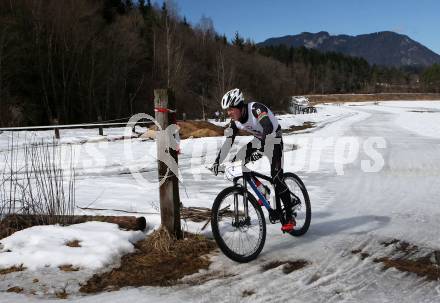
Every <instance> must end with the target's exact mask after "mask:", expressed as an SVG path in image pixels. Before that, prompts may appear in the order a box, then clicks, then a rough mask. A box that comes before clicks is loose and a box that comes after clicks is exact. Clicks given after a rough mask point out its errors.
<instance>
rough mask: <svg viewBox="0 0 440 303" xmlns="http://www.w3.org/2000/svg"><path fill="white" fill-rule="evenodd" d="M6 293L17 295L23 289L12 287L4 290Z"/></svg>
mask: <svg viewBox="0 0 440 303" xmlns="http://www.w3.org/2000/svg"><path fill="white" fill-rule="evenodd" d="M6 292H15V293H17V294H19V293H21V292H23V288H21V287H18V286H14V287H11V288H8V289H7V290H6Z"/></svg>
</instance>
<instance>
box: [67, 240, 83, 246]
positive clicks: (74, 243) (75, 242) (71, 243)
mask: <svg viewBox="0 0 440 303" xmlns="http://www.w3.org/2000/svg"><path fill="white" fill-rule="evenodd" d="M79 243H80V241H79V240H72V241H69V242H67V243H66V246H69V247H81V245H79Z"/></svg>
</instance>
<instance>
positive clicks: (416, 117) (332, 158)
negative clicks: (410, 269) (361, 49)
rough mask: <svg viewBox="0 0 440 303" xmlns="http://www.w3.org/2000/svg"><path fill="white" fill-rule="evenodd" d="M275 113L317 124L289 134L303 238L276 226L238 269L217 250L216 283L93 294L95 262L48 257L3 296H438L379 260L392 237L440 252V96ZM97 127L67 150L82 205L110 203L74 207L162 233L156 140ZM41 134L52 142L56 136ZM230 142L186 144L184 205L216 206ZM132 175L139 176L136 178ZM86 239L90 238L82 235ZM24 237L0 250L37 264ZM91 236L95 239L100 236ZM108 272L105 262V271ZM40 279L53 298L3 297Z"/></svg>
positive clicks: (7, 281) (432, 286)
mask: <svg viewBox="0 0 440 303" xmlns="http://www.w3.org/2000/svg"><path fill="white" fill-rule="evenodd" d="M279 119H280V123H281V125H282V127H283V128H286V129H287V128H289V127H290V126H292V125H302V124H303V122H314V123H316V124H315V127H314V128H313V129H306V130H304V131H301V132H300V133H296V134H291V135H286V136H284V142H285V146H286V151H285V155H284V157H285V159H284V161H285V169H286V170H287V171H294V172H296V173H297V174H298V175H299V176H300V177H301V178H302V179H303V180H304V182H305V184H306V186H307V189H308V191H309V193H310V197H311V202H312V224H311V227H310V230H309V232H308V233H307V234H306V235H305V236H303V237H300V238H293V237H291V236H289V235H283V234H282V233H281V232H280V229H279V228H280V226H279V225H268V234H267V240H266V245H265V247H264V249H263V251H262V253H261V255H260V256H259V258H258V259H257V260H256V261H254V262H251V263H249V264H237V263H235V262H233V261H231V260H229V259H228V258H226V257H225V256H223V255H222V254H221V253H220V254H215V255H213V256H212V260H213V263H212V265H211V267H210V269H209V271H207V272H201V273H198V274H196V275H195V276H201V275H207V274H210V275H212V276H216V277H217V278H216V279H212V280H210V281H207V282H206V283H204V284H202V285H195V286H194V285H191V283H189V284H188V285H186V284H181V285H178V286H174V287H165V288H157V287H142V288H128V289H123V290H120V291H117V292H109V293H102V294H97V295H88V296H82V295H81V294H78V293H76V292H75V290H77V288H78V287H77V285H78V283H80V282H82V281H85V280H86V279H87V278H88V277H90V276H91V274H92V273H93V270H92V269H93V268H96V267H93V266H92V265H93V264H97V263H96V262H97V261H93V262H92V261H90V262H89V263H88V261H87V258H86V257H84V259H83V260H82V261H78V263H77V265H78V266H80V267H82V268H83V269H80V270H79V271H77V272H73V273H65V272H60V271H59V270H58V269H57V268H56V266H58V264H60V263H59V262H58V261H57V259H56V258H47V260H46V261H45V262H43V263H44V264H45V265H49V266H48V267H43V268H39V269H35V270H31V268H29V269H28V270H25V271H22V272H16V273H11V274H8V275H0V291H2V292H0V302H40V301H44V300H48V299H50V300H53V296H52V297H51V296H50V295H51V294H53V293H55V292H56V291H57V289H60V288H62V287H67V291H68V292H70V296H69V298H68V301H74V302H103V301H110V302H126V301H141V302H147V301H155V302H156V301H157V302H180V301H184V302H188V301H189V302H208V301H209V302H238V301H240V302H241V301H244V302H246V301H252V302H255V301H257V302H264V301H271V302H285V301H289V302H304V301H308V302H439V301H440V284H439V283H438V282H429V281H427V280H425V279H423V278H421V277H418V276H416V275H415V274H406V273H403V272H399V271H397V270H394V269H389V270H387V271H383V270H382V265H381V264H380V263H376V262H374V261H373V259H374V258H376V257H381V256H383V255H385V254H386V253H387V248H386V247H384V246H383V245H382V244H381V242H383V241H386V240H390V239H394V238H397V239H400V240H405V241H408V242H410V243H413V244H416V245H418V246H419V247H421V248H424V249H426V250H430V249H440V240H439V237H438V234H439V231H440V207H439V205H438V198H439V196H440V187H439V180H440V178H439V177H440V129H439V127H440V101H435V102H434V101H429V102H419V101H417V102H415V101H414V102H411V101H392V102H391V101H389V102H381V103H379V104H374V103H353V104H344V105H321V106H319V107H318V113H317V114H309V115H298V116H293V115H284V116H280V117H279ZM95 132H96V130H84V131H71V132H70V133H68V132H66V133H65V134H64V135H63V134H62V138H63V140H64V141H63V143H66V144H65V146H66V147H67V146H69V147H71V148H73V149H74V151H75V164H76V167H77V173H78V175H79V176H78V180H77V184H76V195H77V205H78V206H81V207H88V208H100V209H108V210H91V209H88V210H80V209H78V213H80V214H103V215H119V214H121V212H119V211H117V210H120V211H125V212H127V211H128V212H134V215H143V216H145V217H146V219H147V222H148V224H149V227H150V230H151V229H153V228H157V227H158V225H159V224H160V218H159V215H158V190H157V181H156V179H157V169H156V165H157V164H156V159H155V152H156V146H155V143H154V142H153V141H141V140H138V139H133V140H119V141H113V142H108V141H104V140H102V139H99V140H95V139H93V140H89V139H90V138H96V134H95ZM37 135H38V136H39V137H44V138H48V137H50V136H51V135H52V134H51V133H49V132H47V133H44V132H40V133H38V134H37ZM114 135H118V136H119V135H122V130H116V133H114ZM8 136H9V135H8V134H5V133H3V134H0V150H1V149H4V148H5V146H7V140H8ZM78 138H80V139H78ZM249 139H250V137H241V138H240V139H239V140H238V142H239V143H241V144H243V143H246V142H247V141H249ZM222 141H223V138H220V137H219V138H203V139H187V140H183V141H182V142H181V148H182V151H183V154H182V155H181V156H180V158H179V166H180V170H181V176H182V178H181V181H182V183H181V187H180V195H181V200H182V202H183V204H184V205H185V206H203V207H210V206H211V204H212V201H213V200H214V198H215V196H216V195H217V194H218V192H219V191H220V190H221V189H223V188H224V187H226V186H228V185H229V184H230V182H229V181H227V180H224V179H223V178H222V177H220V176H218V177H216V176H213V175H212V174H211V172H209V171H208V170H207V169H206V168H205V167H206V166H209V165H210V164H211V163H212V162H213V160H214V158H215V155H216V153H217V150H218V148H219V147H220V145H221V143H222ZM79 142H81V143H82V144H80V143H79ZM68 143H69V144H68ZM127 145H128V147H130V150H131V151H128V150H127ZM294 145H296V146H298V149H294V148H293V146H294ZM253 168H255V169H257V170H260V171H263V172H267V173H268V172H269V163H268V161H267V160H266V159H263V160H260V161H259V162H257V163H255V164H254V166H253ZM133 171H135V172H137V173H136V174H134V175H133V174H132V172H133ZM124 214H125V213H124ZM202 225H203V223H201V224H197V223H193V222H184V226H185V227H186V228H188V229H189V230H191V231H194V232H201V233H204V234H207V235H210V230H209V228H207V230H204V231H201V227H202ZM86 226H87V225H86ZM106 226H107V225H106ZM110 226H111V225H110ZM82 227H84V226H82ZM72 228H76V227H72ZM78 228H80V227H78ZM111 228H113V227H103V231H106V232H111V233H114V235H113V236H117V232H116V231H115V230H111ZM93 230H94V228H90V231H93ZM23 232H25V233H26V232H28V231H23ZM30 233H31V235H32V231H30ZM45 234H47V235H48V237H49V238H50V239H52V240H53V242H55V244H56V245H55V244H54V246H53V247H54V248H53V250H54V251H56V252H57V253H58V252H59V251H60V250H61V248H62V249H66V248H65V246H63V245H61V244H62V243H64V242H63V241H64V240H63V239H65V238H63V236H61V235H68V234H69V231H68V229H66V231H65V232H63V231H61V230H60V228H55V227H53V228H52V229H51V228H49V229H48V230H46V231H45ZM79 235H82V236H84V237H86V233H85V232H81V233H79ZM138 236H139V235H138V234H121V235H120V237H121V238H120V239H119V240H115V241H112V242H115V243H119V245H116V246H115V247H113V248H108V249H109V250H112V251H113V254H111V255H106V256H103V259H102V260H101V261H102V262H103V263H102V264H104V263H105V264H107V265H108V264H109V263H110V262H112V260H116V259H117V258H118V257H117V256H118V255H120V253H122V252H126V251H129V250H130V245H131V244H130V243H129V240H134V239H136V237H138ZM20 237H21V236H20V233H17V234H15V235H13V236H11V237H10V239H4V240H2V243H3V242H4V244H3V245H4V247H3V248H1V247H0V249H2V250H3V251H5V250H7V249H8V248H7V247H13V248H14V249H11V250H12V251H14V250H15V251H17V254H16V255H18V254H20V248H21V249H22V250H21V251H22V253H23V261H20V259H14V260H15V263H16V264H17V265H20V264H19V263H20V262H21V263H24V262H25V260H29V259H26V258H25V254H24V252H25V251H28V250H29V249H30V247H29V245H31V244H32V243H29V244H28V245H26V244H23V245H22V246H20V245H21V244H16V245H15V246H7V245H13V244H8V243H23V242H19V239H20ZM27 237H29V235H27ZM90 237H91V239H89V241H91V242H90V243H93V241H92V240H93V235H91V236H90ZM103 238H104V239H105V238H106V236H103ZM37 239H40V240H41V238H39V237H37ZM66 239H67V238H66ZM62 240H63V241H62ZM83 241H84V242H85V243H87V241H88V240H87V239H86V238H84V239H83ZM43 243H46V241H43ZM51 243H52V241H51ZM34 244H35V243H34ZM96 246H98V247H99V246H102V247H104V244H94V245H91V247H90V249H93V247H95V248H96ZM55 247H58V249H56V248H55ZM60 247H61V248H60ZM42 248H44V247H43V246H42ZM105 248H107V247H105ZM32 249H36V248H35V247H33V248H32ZM72 249H78V248H72ZM81 249H84V253H85V254H87V253H90V252H91V251H87V246H85V247H81ZM359 249H361V250H362V251H364V252H368V254H369V255H370V256H371V257H368V258H361V257H360V256H359V255H356V254H353V253H352V251H353V250H359ZM389 249H390V248H388V250H389ZM66 255H67V256H68V255H69V254H68V253H66ZM85 256H86V255H85ZM14 258H18V256H16V257H14ZM73 259H74V258H72V260H73ZM299 259H303V260H307V261H309V263H310V264H309V265H308V266H306V267H305V268H303V269H301V270H298V271H293V272H292V273H290V274H288V275H286V274H284V273H283V271H282V270H281V267H277V268H273V269H270V270H267V271H263V270H262V266H263V265H265V264H267V263H269V262H272V261H276V260H281V261H292V260H299ZM11 260H12V258H8V257H5V253H0V266H1V264H9V265H10V264H11V262H12V261H11ZM43 263H41V264H43ZM72 263H73V262H72ZM87 263H88V264H89V265H90V266H87ZM35 264H37V262H35ZM54 267H55V268H54ZM105 269H106V268H105V266H104V268H101V270H105ZM34 277H37V279H38V280H40V281H44V284H45V285H46V287H47V288H49V289H50V291H48V292H47V293H48V294H46V295H44V294H43V292H41V293H37V295H35V296H34V295H26V294H13V293H6V292H4V290H5V289H7V288H8V287H11V286H20V285H22V286H29V285H30V284H31V282H30V281H32V278H34ZM191 278H192V277H188V279H191ZM184 280H185V279H184ZM245 291H246V292H245ZM244 294H248V295H244Z"/></svg>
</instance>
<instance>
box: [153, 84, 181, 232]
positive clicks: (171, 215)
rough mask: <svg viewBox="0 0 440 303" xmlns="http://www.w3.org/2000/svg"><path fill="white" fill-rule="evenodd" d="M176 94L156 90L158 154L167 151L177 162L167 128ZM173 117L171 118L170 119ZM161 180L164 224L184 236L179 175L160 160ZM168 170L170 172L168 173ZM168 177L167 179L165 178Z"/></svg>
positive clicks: (161, 208)
mask: <svg viewBox="0 0 440 303" xmlns="http://www.w3.org/2000/svg"><path fill="white" fill-rule="evenodd" d="M173 99H174V96H173V94H172V93H171V92H170V91H169V90H167V89H155V90H154V112H155V119H156V121H157V122H158V123H159V125H160V126H161V128H162V131H159V130H158V132H157V133H156V134H157V135H156V144H157V155H158V159H165V158H166V157H167V155H166V153H168V154H169V155H171V156H172V157H173V158H174V160H175V161H176V163H177V151H176V150H174V149H172V148H171V147H170V145H171V144H170V142H169V138H170V137H171V136H169V135H168V134H167V133H166V129H167V127H168V126H169V124H170V122H171V124H174V123H175V121H173V120H174V119H173V117H172V116H171V115H170V114H169V112H170V107H171V106H172V107H174V105H173V104H174V100H173ZM170 118H171V119H170ZM157 162H158V171H159V181H162V182H161V184H160V187H159V193H160V217H161V223H162V226H163V227H165V228H166V229H167V230H168V232H169V233H170V234H171V235H174V236H176V238H177V239H180V238H182V231H181V228H180V198H179V183H178V179H177V176H176V175H175V174H174V173H173V172H172V170H171V169H170V170H168V167H167V165H166V164H165V163H164V162H162V161H160V160H158V161H157ZM167 171H168V174H167ZM164 177H166V179H163V178H164Z"/></svg>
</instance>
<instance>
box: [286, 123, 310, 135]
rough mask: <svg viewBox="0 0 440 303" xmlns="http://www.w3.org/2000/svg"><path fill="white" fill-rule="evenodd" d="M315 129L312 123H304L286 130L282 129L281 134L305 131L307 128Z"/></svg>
mask: <svg viewBox="0 0 440 303" xmlns="http://www.w3.org/2000/svg"><path fill="white" fill-rule="evenodd" d="M313 127H315V123H313V122H304V123H303V125H292V126H290V127H289V128H287V129H283V134H285V133H292V132H296V131H300V130H305V129H309V128H313Z"/></svg>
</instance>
